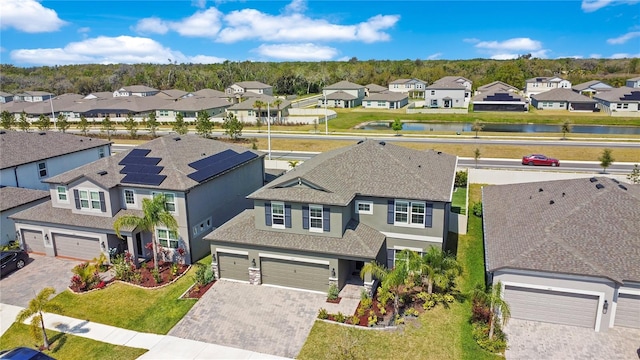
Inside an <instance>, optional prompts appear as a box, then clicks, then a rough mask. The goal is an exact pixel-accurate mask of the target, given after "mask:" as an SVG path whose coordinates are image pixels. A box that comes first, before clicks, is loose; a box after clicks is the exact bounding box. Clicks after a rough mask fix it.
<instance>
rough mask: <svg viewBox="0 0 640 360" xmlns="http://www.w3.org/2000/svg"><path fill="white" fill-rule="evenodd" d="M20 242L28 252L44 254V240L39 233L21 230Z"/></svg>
mask: <svg viewBox="0 0 640 360" xmlns="http://www.w3.org/2000/svg"><path fill="white" fill-rule="evenodd" d="M22 242H23V244H24V246H25V248H26V250H27V251H28V252H36V253H42V254H44V252H45V251H44V238H43V237H42V232H41V231H36V230H26V229H23V230H22Z"/></svg>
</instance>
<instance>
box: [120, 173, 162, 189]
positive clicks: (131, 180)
mask: <svg viewBox="0 0 640 360" xmlns="http://www.w3.org/2000/svg"><path fill="white" fill-rule="evenodd" d="M166 177H167V176H166V175H157V174H141V173H131V174H127V175H126V176H125V177H124V179H122V181H121V182H123V183H127V184H139V185H154V186H158V185H160V184H162V182H163V181H164V179H166Z"/></svg>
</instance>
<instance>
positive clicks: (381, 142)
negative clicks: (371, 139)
mask: <svg viewBox="0 0 640 360" xmlns="http://www.w3.org/2000/svg"><path fill="white" fill-rule="evenodd" d="M379 144H380V145H382V146H385V145H387V143H386V142H384V141H380V143H379Z"/></svg>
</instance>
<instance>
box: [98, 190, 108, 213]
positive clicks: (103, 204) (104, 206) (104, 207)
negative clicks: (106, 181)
mask: <svg viewBox="0 0 640 360" xmlns="http://www.w3.org/2000/svg"><path fill="white" fill-rule="evenodd" d="M98 196H100V211H102V212H107V203H106V202H105V201H104V191H100V192H99V193H98Z"/></svg>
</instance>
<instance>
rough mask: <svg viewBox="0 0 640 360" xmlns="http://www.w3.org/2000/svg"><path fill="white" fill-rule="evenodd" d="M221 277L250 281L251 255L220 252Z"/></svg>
mask: <svg viewBox="0 0 640 360" xmlns="http://www.w3.org/2000/svg"><path fill="white" fill-rule="evenodd" d="M218 266H219V268H220V278H221V279H233V280H242V281H249V266H250V265H249V255H239V254H228V253H218Z"/></svg>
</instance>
